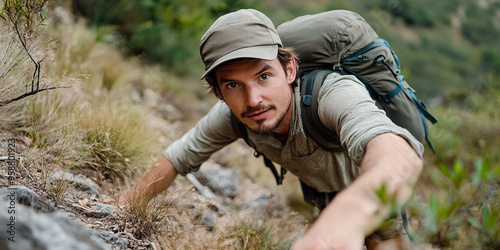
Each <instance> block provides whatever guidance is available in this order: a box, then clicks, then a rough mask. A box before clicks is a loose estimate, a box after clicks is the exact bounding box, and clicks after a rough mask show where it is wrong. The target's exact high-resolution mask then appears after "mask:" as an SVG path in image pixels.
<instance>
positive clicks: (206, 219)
mask: <svg viewBox="0 0 500 250" xmlns="http://www.w3.org/2000/svg"><path fill="white" fill-rule="evenodd" d="M215 219H217V214H215V213H210V214H208V215H205V216H203V218H202V219H201V224H202V225H203V226H206V227H207V230H208V231H213V230H214V224H215Z"/></svg>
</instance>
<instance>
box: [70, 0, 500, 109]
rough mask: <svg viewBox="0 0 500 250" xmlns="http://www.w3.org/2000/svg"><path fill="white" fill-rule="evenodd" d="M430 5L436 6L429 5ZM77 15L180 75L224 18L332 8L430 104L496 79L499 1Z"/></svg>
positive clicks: (199, 5) (215, 5) (82, 11)
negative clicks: (375, 36)
mask: <svg viewBox="0 0 500 250" xmlns="http://www.w3.org/2000/svg"><path fill="white" fill-rule="evenodd" d="M431 6H432V7H431ZM71 8H72V10H73V11H74V12H75V13H77V14H79V15H81V16H84V17H86V18H88V20H89V25H90V26H98V27H99V26H106V27H108V28H111V29H110V31H109V34H107V35H106V36H105V37H103V39H104V40H105V41H108V42H111V43H113V44H115V45H117V46H118V47H119V48H120V49H121V50H122V51H124V52H126V53H128V54H133V55H140V56H142V57H143V58H144V59H145V60H146V61H149V62H156V63H161V64H163V65H166V66H167V67H168V68H170V69H172V70H174V71H175V72H177V73H179V74H184V75H185V74H188V75H196V76H198V75H200V74H201V72H202V68H203V67H202V64H201V62H200V59H199V55H198V44H199V39H200V37H201V35H202V34H203V33H204V31H205V30H206V29H207V28H208V26H209V25H210V24H211V23H212V22H213V21H214V20H215V19H216V18H217V17H218V16H220V15H221V14H224V13H227V12H230V11H233V10H236V9H240V8H256V9H259V10H261V11H263V12H264V13H266V14H267V15H268V16H269V17H270V18H271V19H272V20H273V21H274V23H275V24H276V25H279V24H280V23H282V22H284V21H287V20H290V19H292V18H294V17H296V16H299V15H304V14H310V13H317V12H321V11H325V10H331V9H349V10H353V11H355V12H358V13H360V14H361V15H362V16H363V17H364V18H365V19H367V20H368V22H369V23H370V24H371V25H372V26H373V27H374V29H375V30H376V31H377V32H378V33H379V35H380V36H381V37H383V38H385V39H386V40H388V41H389V43H390V44H391V46H392V47H393V49H394V50H395V51H396V52H397V54H398V56H399V57H400V60H401V62H402V71H403V73H404V75H405V76H406V78H407V79H408V80H409V82H410V84H411V85H412V86H413V87H414V88H415V89H416V90H417V91H418V93H419V96H420V97H421V98H422V99H424V100H429V99H431V98H434V97H436V96H438V95H440V94H441V93H442V92H443V91H445V90H448V89H456V88H468V89H474V90H480V89H483V88H484V87H485V86H483V85H484V84H485V83H484V79H493V80H494V79H497V80H498V79H499V78H500V76H499V73H498V72H497V71H496V70H495V69H498V68H500V50H498V49H496V42H497V41H499V40H500V1H496V0H493V1H487V0H484V1H465V0H448V1H445V2H436V1H431V0H423V1H410V0H374V1H361V0H353V1H347V0H331V1H328V0H319V1H298V0H292V1H285V0H271V1H259V0H247V1H245V0H210V1H207V0H192V1H186V0H161V1H151V0H141V1H126V0H118V1H112V2H111V1H105V0H73V1H72V2H71Z"/></svg>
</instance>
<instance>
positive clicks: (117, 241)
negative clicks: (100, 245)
mask: <svg viewBox="0 0 500 250" xmlns="http://www.w3.org/2000/svg"><path fill="white" fill-rule="evenodd" d="M92 234H93V235H94V236H96V237H98V238H100V239H102V240H104V241H105V242H106V243H108V244H109V245H112V246H115V247H118V248H120V249H127V247H128V240H127V239H124V238H121V237H119V236H118V235H116V234H114V233H111V232H108V231H103V230H92Z"/></svg>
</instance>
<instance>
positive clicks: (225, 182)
mask: <svg viewBox="0 0 500 250" xmlns="http://www.w3.org/2000/svg"><path fill="white" fill-rule="evenodd" d="M194 175H195V176H196V178H198V180H199V181H200V183H201V184H203V185H205V186H208V187H209V188H210V189H211V190H212V191H214V193H216V194H219V195H223V196H226V197H230V198H234V197H236V196H237V195H238V194H239V192H240V183H239V180H238V175H237V173H236V171H235V170H234V169H227V168H220V169H208V170H200V171H198V172H196V173H194Z"/></svg>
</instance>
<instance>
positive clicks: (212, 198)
mask: <svg viewBox="0 0 500 250" xmlns="http://www.w3.org/2000/svg"><path fill="white" fill-rule="evenodd" d="M186 178H187V179H188V180H189V181H190V182H191V183H192V184H193V185H194V187H195V188H196V190H198V192H200V194H201V195H202V196H203V197H205V198H207V200H208V201H209V202H210V203H212V205H214V206H215V207H216V208H217V211H218V212H220V213H221V214H225V213H226V209H225V208H224V207H223V206H222V204H220V203H219V201H218V197H217V196H216V195H215V194H214V193H213V192H212V190H210V188H209V187H207V186H204V185H203V184H201V183H200V182H199V181H198V179H197V178H196V176H194V175H193V174H187V175H186Z"/></svg>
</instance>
